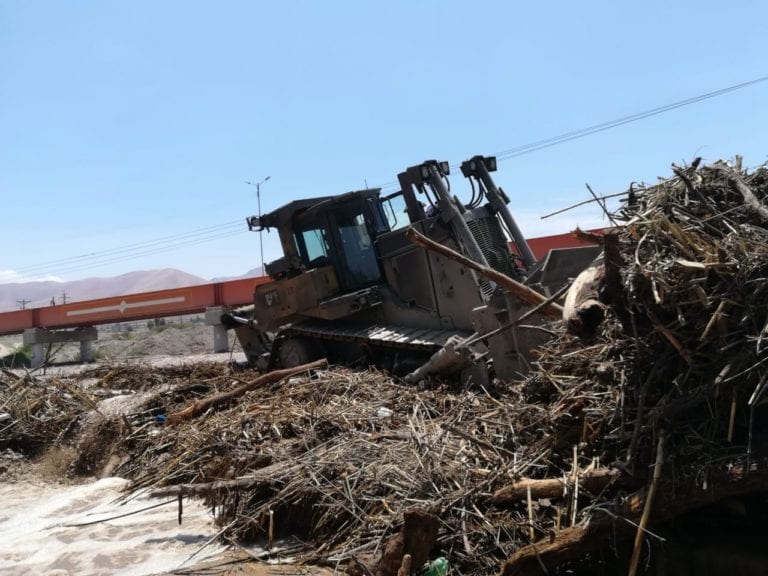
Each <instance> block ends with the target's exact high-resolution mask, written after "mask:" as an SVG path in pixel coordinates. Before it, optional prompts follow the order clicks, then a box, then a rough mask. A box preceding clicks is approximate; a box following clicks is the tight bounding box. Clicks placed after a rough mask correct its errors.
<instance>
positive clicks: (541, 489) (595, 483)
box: [490, 468, 619, 506]
mask: <svg viewBox="0 0 768 576" xmlns="http://www.w3.org/2000/svg"><path fill="white" fill-rule="evenodd" d="M618 477H619V471H618V470H616V469H615V468H599V469H597V470H592V471H591V472H589V473H586V474H582V475H580V476H579V490H586V491H587V492H591V493H593V494H595V493H598V492H600V491H602V490H603V489H604V488H605V487H606V486H608V485H610V484H611V483H612V482H613V481H614V480H616V479H617V478H618ZM567 485H568V483H567V482H566V481H565V480H564V479H562V478H541V479H534V478H525V479H523V480H520V481H518V482H515V483H514V484H510V485H509V486H504V487H503V488H500V489H498V490H497V491H496V492H494V494H493V496H491V499H490V502H491V503H492V504H494V505H496V506H505V505H510V504H518V503H520V502H521V501H523V500H525V498H526V496H527V493H528V489H529V488H530V490H531V497H532V498H552V499H554V498H560V497H562V496H563V490H564V489H565V487H566V486H567Z"/></svg>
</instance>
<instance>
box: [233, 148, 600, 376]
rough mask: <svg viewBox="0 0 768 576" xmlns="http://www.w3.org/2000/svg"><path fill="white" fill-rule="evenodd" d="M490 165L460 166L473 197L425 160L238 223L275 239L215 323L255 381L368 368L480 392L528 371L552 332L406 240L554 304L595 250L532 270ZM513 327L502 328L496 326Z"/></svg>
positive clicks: (516, 302)
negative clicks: (309, 366) (371, 183)
mask: <svg viewBox="0 0 768 576" xmlns="http://www.w3.org/2000/svg"><path fill="white" fill-rule="evenodd" d="M496 169H497V163H496V158H495V157H493V156H474V157H472V158H470V159H469V160H466V161H465V162H463V163H461V166H460V171H461V174H462V176H464V177H465V178H466V179H468V180H469V183H470V189H471V197H470V198H469V200H468V201H467V202H462V201H461V200H459V198H458V197H457V196H456V195H454V194H453V193H452V192H451V184H450V180H449V176H450V165H449V164H448V163H447V162H441V161H436V160H428V161H425V162H422V163H421V164H418V165H414V166H411V167H409V168H407V169H406V170H405V171H403V172H401V173H400V174H398V176H397V178H398V183H399V187H400V190H398V191H397V192H394V193H391V194H386V195H385V194H382V190H381V189H380V188H373V189H363V190H357V191H353V192H348V193H345V194H340V195H335V196H323V197H318V198H308V199H300V200H294V201H292V202H289V203H288V204H286V205H284V206H282V207H280V208H278V209H276V210H274V211H272V212H270V213H266V214H263V215H259V216H251V217H249V218H247V219H246V220H247V225H248V228H249V229H250V230H258V231H261V230H265V229H274V230H276V231H277V233H278V235H279V237H280V242H281V245H282V250H283V256H282V257H281V258H279V259H277V260H275V261H273V262H270V263H269V264H267V265H266V267H265V268H266V272H267V274H268V275H269V277H270V279H271V281H270V282H269V283H267V284H262V285H259V286H258V287H257V288H256V290H255V293H254V301H253V304H252V305H250V306H247V307H244V308H241V309H238V310H232V311H229V312H227V313H225V314H224V315H223V316H222V319H221V320H222V324H224V325H225V326H227V327H228V328H232V329H234V330H235V332H236V334H237V337H238V340H239V342H240V344H241V346H242V348H243V351H244V352H245V354H246V356H247V358H248V360H249V362H251V363H253V364H255V365H256V366H257V367H259V368H261V369H271V368H274V367H277V366H281V367H284V368H287V367H293V366H298V365H301V364H305V363H307V362H311V361H313V360H316V359H318V358H321V357H326V358H328V359H329V360H330V361H332V362H342V363H348V364H355V363H357V364H362V365H370V364H375V365H378V366H380V367H383V368H384V369H387V370H390V371H392V372H393V373H396V374H401V375H405V377H406V380H407V381H409V382H418V381H421V380H423V379H426V378H428V377H429V376H430V375H433V374H459V375H460V377H461V378H462V380H464V381H469V382H471V381H474V382H486V381H487V380H488V378H489V375H491V376H495V377H497V378H501V379H511V378H514V377H515V376H517V375H519V374H521V373H524V372H525V371H526V368H527V366H528V365H529V362H530V353H531V351H532V350H534V349H535V348H536V346H538V345H539V344H540V343H541V342H542V341H543V340H545V339H546V338H548V337H549V336H548V333H547V331H546V330H545V329H543V328H542V327H541V324H542V322H541V319H540V318H539V320H537V318H536V315H534V316H532V317H531V318H530V319H528V320H527V322H528V323H527V324H525V325H515V320H516V319H517V318H519V317H520V316H521V315H522V314H523V313H525V312H526V311H527V310H529V309H530V305H527V304H525V303H523V302H521V301H520V299H519V298H518V297H516V296H515V295H514V294H511V293H509V292H508V291H505V290H504V289H502V288H501V287H500V286H499V284H498V283H496V282H493V281H489V280H488V279H486V278H485V277H484V276H482V275H479V274H478V273H477V272H476V271H475V270H473V269H471V268H469V267H467V266H465V265H463V264H461V263H460V262H457V261H456V260H454V259H452V258H449V257H446V256H444V255H441V254H438V253H434V252H430V251H426V250H424V249H423V248H421V247H419V246H416V245H414V244H413V243H412V242H410V241H409V240H408V238H407V237H406V236H407V232H408V230H409V229H415V230H417V231H418V232H419V233H420V234H422V235H423V236H425V237H426V238H428V239H430V240H432V241H434V242H436V243H439V244H440V245H443V246H446V247H448V248H451V249H452V250H453V251H455V252H457V253H459V254H461V255H464V256H466V257H467V258H469V259H471V260H472V261H474V262H477V263H479V264H480V265H482V266H485V267H488V268H490V269H492V270H495V271H497V272H500V273H502V274H504V275H505V276H507V277H510V278H512V279H514V280H515V281H518V282H520V283H523V284H526V285H530V286H535V287H536V289H537V290H538V291H540V292H541V293H544V294H552V293H554V292H556V291H557V290H558V289H559V288H560V287H561V286H563V285H564V284H566V283H567V282H568V280H569V278H572V277H574V276H576V275H577V274H578V273H579V272H580V271H581V270H582V269H584V268H585V267H586V266H587V265H588V264H589V263H590V262H591V261H592V260H593V259H594V257H595V256H596V254H597V252H598V249H597V248H596V247H593V246H586V247H580V248H568V249H560V250H554V251H551V252H550V253H549V254H548V255H547V256H546V257H545V258H543V259H542V260H541V261H536V258H535V257H534V255H533V253H532V251H531V249H530V248H529V246H528V244H527V242H526V241H525V238H524V237H523V235H522V233H521V231H520V229H519V227H518V225H517V223H516V222H515V220H514V218H513V217H512V215H511V213H510V211H509V208H508V204H509V198H508V197H507V195H506V194H505V193H504V191H503V190H502V189H501V188H499V187H498V186H496V184H495V182H494V180H493V178H492V176H491V173H492V172H494V171H496ZM505 326H506V327H508V329H504V327H505Z"/></svg>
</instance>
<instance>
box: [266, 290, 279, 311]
mask: <svg viewBox="0 0 768 576" xmlns="http://www.w3.org/2000/svg"><path fill="white" fill-rule="evenodd" d="M264 301H265V302H266V304H267V306H270V307H271V306H274V305H275V304H280V296H279V295H278V293H277V290H272V291H271V292H266V293H265V294H264Z"/></svg>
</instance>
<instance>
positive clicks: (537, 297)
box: [405, 228, 563, 320]
mask: <svg viewBox="0 0 768 576" xmlns="http://www.w3.org/2000/svg"><path fill="white" fill-rule="evenodd" d="M405 237H406V238H407V239H408V240H410V241H411V242H413V243H414V244H417V245H419V246H421V247H422V248H426V249H427V250H431V251H432V252H437V253H438V254H441V255H443V256H445V257H446V258H450V259H451V260H455V261H456V262H458V263H459V264H462V265H464V266H466V267H467V268H470V269H472V270H474V271H475V272H478V273H480V274H482V275H483V276H485V277H486V278H488V279H489V280H492V281H494V282H496V283H497V284H498V285H499V286H501V287H502V288H504V289H505V290H507V291H508V292H511V293H512V294H514V295H515V296H517V297H518V298H520V299H521V300H523V301H524V302H527V303H528V304H534V305H536V304H541V303H542V302H546V301H547V297H546V296H544V295H543V294H541V293H539V292H536V290H532V289H531V288H529V287H528V286H525V285H524V284H521V283H520V282H518V281H517V280H514V279H513V278H510V277H509V276H507V275H506V274H502V273H501V272H497V271H496V270H493V269H492V268H488V267H487V266H484V265H482V264H478V263H477V262H475V261H474V260H472V259H470V258H467V257H466V256H464V255H463V254H459V253H458V252H456V250H453V249H451V248H449V247H448V246H443V245H442V244H438V243H437V242H435V241H434V240H430V239H429V238H427V237H426V236H424V235H423V234H421V233H420V232H419V231H418V230H416V229H415V228H409V229H408V231H407V232H406V233H405ZM542 313H543V314H544V315H545V316H547V317H549V318H551V319H553V320H559V319H560V317H561V316H562V314H563V308H562V306H560V305H559V304H556V303H555V302H551V303H550V304H548V305H547V306H546V307H545V308H544V309H543V310H542Z"/></svg>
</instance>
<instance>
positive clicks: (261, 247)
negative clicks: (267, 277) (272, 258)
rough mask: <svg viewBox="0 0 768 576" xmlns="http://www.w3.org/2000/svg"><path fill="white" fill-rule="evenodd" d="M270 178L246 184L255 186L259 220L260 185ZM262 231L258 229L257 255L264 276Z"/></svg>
mask: <svg viewBox="0 0 768 576" xmlns="http://www.w3.org/2000/svg"><path fill="white" fill-rule="evenodd" d="M270 178H271V176H267V177H266V178H264V180H260V181H259V182H256V184H254V183H253V182H247V181H246V184H250V185H251V186H256V208H257V210H258V211H259V218H261V185H262V184H264V182H266V181H267V180H269V179H270ZM263 231H264V230H263V229H262V228H259V253H260V255H261V275H262V276H263V275H264V241H263V239H262V237H261V233H262V232H263Z"/></svg>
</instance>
